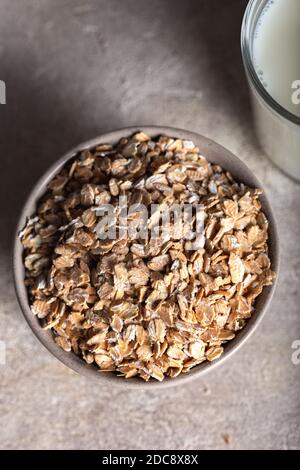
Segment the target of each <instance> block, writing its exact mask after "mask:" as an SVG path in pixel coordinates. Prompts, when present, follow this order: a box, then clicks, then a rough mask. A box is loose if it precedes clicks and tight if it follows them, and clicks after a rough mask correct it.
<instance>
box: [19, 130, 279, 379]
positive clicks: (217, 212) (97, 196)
mask: <svg viewBox="0 0 300 470" xmlns="http://www.w3.org/2000/svg"><path fill="white" fill-rule="evenodd" d="M260 194H261V191H260V190H258V189H255V188H249V187H246V186H245V185H244V184H241V183H238V182H236V181H234V179H233V178H232V177H231V175H229V174H228V172H226V170H223V169H222V168H221V167H220V166H218V165H214V164H212V163H210V162H208V161H207V160H206V159H205V157H204V156H202V155H201V153H200V150H199V148H197V147H196V146H195V145H194V143H193V142H191V141H183V140H181V139H175V138H171V137H168V136H158V137H157V138H150V137H149V136H147V135H146V134H144V133H143V132H138V133H136V134H135V135H133V136H131V137H124V138H122V139H121V140H120V141H119V142H118V143H117V144H116V145H110V144H100V145H98V146H97V147H95V148H93V149H89V150H85V151H83V152H81V153H79V154H78V155H76V156H75V157H74V158H73V159H72V161H70V162H67V163H66V164H65V166H64V167H63V168H62V170H61V171H60V172H59V174H58V175H56V176H55V177H54V178H53V179H52V181H51V182H50V183H49V184H48V189H47V191H46V192H45V194H44V196H43V197H42V198H41V200H40V201H39V203H38V207H37V210H36V213H35V214H34V215H33V216H32V217H31V218H30V219H29V220H28V221H27V223H26V226H25V227H24V229H23V230H22V231H21V232H20V239H21V241H22V244H23V247H24V266H25V273H26V278H25V282H26V286H27V289H28V294H29V299H30V305H31V310H32V313H33V314H34V315H36V316H37V317H38V318H39V319H40V323H41V327H43V328H46V329H50V330H51V332H52V334H53V337H54V340H55V342H56V344H58V345H59V346H60V347H61V348H62V349H64V350H65V351H68V352H69V353H70V354H71V353H73V354H77V355H78V356H80V357H81V358H82V359H83V360H85V361H86V362H87V363H88V364H94V365H95V367H98V368H99V371H102V372H108V371H110V372H112V371H114V372H115V373H117V374H118V375H121V376H123V377H125V378H127V379H130V378H131V377H134V376H137V377H140V378H142V379H143V380H145V381H148V380H149V379H150V378H153V379H156V380H159V381H162V380H163V379H164V378H165V377H171V378H172V377H176V376H178V375H179V374H182V373H187V372H188V371H189V370H190V369H191V368H192V367H195V366H197V365H198V364H200V363H202V362H203V361H206V360H207V361H214V360H216V359H218V358H219V357H220V356H221V355H222V354H223V351H224V346H225V344H226V343H227V342H228V341H231V340H232V339H233V338H234V337H235V334H236V332H237V331H238V330H239V329H241V328H243V327H244V326H245V324H246V323H247V321H248V319H249V318H250V317H251V316H252V314H253V312H254V310H255V301H256V298H257V297H258V296H259V295H260V294H261V292H262V290H263V289H264V287H265V286H268V285H270V284H271V283H272V281H273V279H274V277H275V274H274V273H273V271H272V270H271V263H270V260H269V257H268V221H267V219H266V216H265V214H264V213H263V212H262V209H261V203H260V199H259V197H260ZM122 198H123V199H122ZM124 198H125V199H126V203H127V205H128V206H130V213H129V215H128V220H129V222H130V229H129V230H124V221H123V219H122V210H123V209H122V203H121V202H122V201H123V200H124ZM153 205H155V208H156V209H155V210H154V211H153V210H152V207H153ZM174 205H177V206H182V205H189V207H190V208H191V210H193V209H194V208H195V207H196V206H197V207H201V208H202V209H201V210H202V216H203V227H202V228H203V231H202V233H201V234H200V228H199V227H200V225H199V221H197V218H196V217H195V215H192V217H191V218H190V219H189V220H183V223H182V224H181V226H179V225H178V220H176V211H175V212H172V216H171V217H170V218H169V219H168V220H167V221H166V220H165V219H164V218H163V217H164V214H166V212H168V210H169V209H170V208H173V206H174ZM107 206H109V207H110V210H111V212H110V214H109V217H106V219H105V218H103V211H104V210H105V208H107ZM141 207H142V208H143V210H141ZM150 208H151V210H150ZM159 227H161V228H162V230H161V231H159V230H158V229H159ZM179 229H180V236H179ZM105 234H106V235H108V236H107V237H105V236H104V235H105ZM153 234H154V235H155V236H153ZM193 234H194V236H195V235H196V237H197V234H198V235H199V237H198V238H197V240H196V241H195V240H194V239H193ZM225 347H226V346H225Z"/></svg>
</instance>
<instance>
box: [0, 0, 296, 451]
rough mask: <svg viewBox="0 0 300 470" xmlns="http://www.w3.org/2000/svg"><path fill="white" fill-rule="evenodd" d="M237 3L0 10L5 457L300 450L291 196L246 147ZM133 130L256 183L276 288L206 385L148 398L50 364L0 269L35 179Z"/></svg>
mask: <svg viewBox="0 0 300 470" xmlns="http://www.w3.org/2000/svg"><path fill="white" fill-rule="evenodd" d="M245 4H246V2H245V1H244V0H227V1H226V2H225V1H223V0H198V1H197V0H189V1H184V0H161V1H158V0H152V1H147V0H125V1H124V0H122V1H120V0H119V1H118V0H99V1H95V0H94V1H88V2H86V1H83V0H82V1H79V0H73V1H72V0H0V79H1V80H4V81H5V82H6V86H7V104H6V105H1V106H0V165H1V171H0V178H1V179H0V205H1V207H0V217H1V224H0V231H1V232H0V243H1V245H0V254H1V260H0V279H1V284H0V288H1V291H0V298H1V300H0V340H1V341H4V342H5V344H6V365H0V422H1V426H0V447H1V448H5V449H11V448H18V449H29V448H32V449H38V448H42V449H46V448H55V449H63V448H66V449H75V448H79V449H89V448H105V449H109V448H111V449H128V448H133V449H140V448H148V449H149V448H154V449H159V448H161V449H167V448H174V449H192V448H197V449H216V448H232V449H245V448H249V449H260V448H265V449H296V448H298V449H299V447H300V394H299V386H300V365H299V366H295V365H293V364H292V362H291V354H292V349H291V344H292V342H293V341H294V340H296V339H300V321H299V300H300V291H299V277H300V273H299V266H300V245H299V230H300V214H299V209H300V205H299V198H300V185H297V184H296V183H294V182H292V181H291V180H289V179H288V178H287V177H286V176H284V175H283V174H281V173H280V172H279V171H278V170H277V169H276V168H275V167H274V166H273V165H272V164H271V163H270V162H269V161H268V160H267V159H266V158H265V156H264V155H263V154H262V152H261V150H260V149H259V147H258V145H257V142H256V139H255V136H254V134H253V130H252V126H251V111H250V104H249V98H248V93H247V86H246V82H245V78H244V73H243V69H242V65H241V59H240V50H239V31H240V24H241V19H242V15H243V11H244V8H245ZM135 124H138V125H140V124H162V125H170V126H175V127H182V128H186V129H189V130H193V131H197V132H199V133H202V134H204V135H207V136H208V137H210V138H212V139H215V140H216V141H218V142H220V143H221V144H223V145H224V146H226V147H228V148H229V149H230V150H231V151H233V152H234V153H235V154H236V155H238V156H239V157H240V158H241V159H242V160H244V161H245V162H246V163H247V164H248V166H249V167H250V168H251V169H252V170H253V171H254V172H255V173H256V175H257V176H258V177H259V178H260V179H261V181H262V183H263V184H264V187H265V189H266V192H267V193H268V195H269V197H270V198H271V200H272V202H273V207H274V210H275V214H276V215H277V219H278V223H279V233H280V238H281V275H280V279H279V285H278V289H277V292H276V294H275V298H274V300H273V303H272V305H271V308H270V309H269V312H268V314H267V315H266V317H265V320H264V321H263V323H262V324H261V326H260V327H259V329H258V331H257V332H255V334H254V335H253V337H252V338H251V339H250V340H249V341H248V342H247V344H246V345H244V347H243V348H242V349H241V350H240V351H239V352H238V353H237V354H236V355H235V356H234V357H233V358H232V360H229V361H228V362H227V363H225V364H224V365H223V366H221V367H220V368H219V369H217V370H214V371H213V372H212V373H211V374H209V375H207V376H206V377H205V379H201V380H196V381H194V382H192V383H190V384H188V385H185V386H181V387H180V386H179V387H175V388H172V389H167V390H162V391H159V390H155V391H150V392H147V391H142V392H141V391H126V392H123V391H122V390H120V389H114V388H110V389H108V388H105V387H103V386H102V385H100V384H99V385H97V384H95V383H90V382H89V381H88V380H86V379H85V378H83V377H79V376H77V375H76V374H75V373H73V372H72V371H70V370H68V369H67V368H66V367H65V366H64V365H62V364H60V363H59V362H58V361H57V360H56V359H55V358H53V357H51V356H50V355H49V353H48V352H47V351H46V350H45V349H44V348H43V347H42V346H41V345H40V344H39V343H38V341H37V340H36V339H35V337H34V336H33V334H32V333H31V331H30V330H29V328H28V327H27V325H26V324H25V322H24V320H23V318H22V316H21V313H20V310H19V307H18V304H17V301H16V298H15V294H14V289H13V284H12V275H11V262H10V256H11V254H10V253H11V250H10V249H11V243H12V237H13V230H14V226H15V223H16V219H17V215H18V212H19V210H20V208H21V206H22V203H23V202H24V198H25V197H26V194H27V193H28V191H29V190H30V188H31V186H32V184H33V183H34V182H35V181H36V179H37V178H38V177H39V176H40V175H41V174H42V172H43V171H44V170H45V169H46V168H47V167H48V166H49V165H50V164H51V163H52V162H54V161H55V160H56V159H57V158H58V157H59V156H60V155H61V154H62V153H63V152H65V151H66V150H68V149H69V148H70V147H72V146H74V145H75V144H77V143H79V142H81V141H83V140H85V139H89V138H91V137H94V136H96V135H98V134H100V133H101V132H103V131H108V130H111V129H115V128H119V127H122V126H128V125H135ZM224 435H225V437H224ZM226 435H228V436H229V441H230V442H229V443H226V441H227V440H228V439H227V438H226ZM228 436H227V437H228Z"/></svg>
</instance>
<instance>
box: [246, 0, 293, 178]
mask: <svg viewBox="0 0 300 470" xmlns="http://www.w3.org/2000/svg"><path fill="white" fill-rule="evenodd" d="M241 43H242V55H243V61H244V65H245V69H246V74H247V78H248V82H249V85H250V89H251V95H252V103H253V112H254V119H255V127H256V130H257V134H258V137H259V140H260V142H261V145H262V147H263V149H264V150H265V152H266V154H267V155H268V156H269V158H270V159H272V160H273V161H274V163H275V164H276V165H277V166H278V167H280V168H281V169H282V170H283V171H284V172H285V173H287V174H288V175H290V176H291V177H293V178H295V179H296V180H298V181H300V0H250V2H249V4H248V7H247V9H246V12H245V16H244V20H243V26H242V34H241Z"/></svg>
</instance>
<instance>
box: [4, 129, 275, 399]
mask: <svg viewBox="0 0 300 470" xmlns="http://www.w3.org/2000/svg"><path fill="white" fill-rule="evenodd" d="M138 131H143V132H145V133H146V134H148V135H150V137H155V136H157V135H161V134H165V135H169V136H171V137H177V138H181V139H186V140H193V141H194V142H195V143H196V145H197V144H198V145H199V142H201V145H202V146H205V147H206V151H204V152H203V155H204V156H205V157H207V159H208V161H210V157H209V156H207V155H206V153H207V151H212V152H213V153H215V154H216V156H217V155H219V156H220V159H221V160H222V159H223V160H225V165H224V167H225V168H226V164H227V163H229V164H230V165H231V166H232V167H233V168H234V169H235V171H237V172H240V173H244V175H245V180H247V179H249V180H251V184H250V186H255V187H257V188H261V189H263V186H262V184H261V183H260V181H259V180H258V179H257V177H256V176H255V175H254V173H253V172H252V170H250V169H249V168H248V167H247V165H246V164H245V163H244V162H243V161H242V160H240V159H239V158H238V157H236V156H235V155H234V154H233V153H232V152H231V151H229V150H227V149H226V148H224V147H223V146H222V145H220V144H218V143H217V142H215V141H213V140H211V139H209V138H207V137H205V136H203V135H201V134H198V133H196V132H191V131H187V130H183V129H178V128H175V127H168V126H156V125H140V126H130V127H125V128H120V129H116V130H113V131H110V132H105V133H103V134H100V135H99V136H97V137H95V138H93V139H90V140H87V141H85V142H83V143H80V144H79V145H77V146H75V147H74V148H72V149H71V150H69V151H68V152H66V153H65V154H64V155H63V156H62V157H60V158H59V159H58V160H56V161H55V162H54V163H53V164H52V165H51V166H50V167H49V168H48V170H46V171H45V172H44V173H43V174H42V176H41V177H40V178H39V179H38V181H37V182H36V184H35V185H34V186H33V188H32V190H31V191H30V193H29V195H28V197H27V198H26V201H25V203H24V205H23V208H22V210H21V213H20V215H19V217H18V222H17V227H16V232H15V236H14V246H13V280H14V286H15V291H16V296H17V299H18V302H19V305H20V308H21V311H22V314H23V316H24V318H25V320H26V322H27V324H28V325H29V327H30V329H31V330H32V332H33V333H34V335H35V336H36V337H37V338H38V339H39V341H40V342H41V343H42V344H43V346H44V347H45V348H46V349H47V350H48V351H49V352H50V353H51V354H52V355H53V356H54V357H56V358H57V359H58V360H59V361H60V362H62V363H63V364H64V365H66V366H67V367H69V368H70V369H72V370H74V371H75V372H77V373H79V374H81V375H84V376H85V377H91V378H93V379H94V380H97V381H98V383H102V384H103V385H108V384H112V385H114V386H117V387H121V388H127V389H136V388H139V389H145V390H146V389H150V388H151V389H153V388H162V387H164V388H166V387H172V386H177V385H183V384H186V383H187V382H190V381H192V380H194V379H196V378H200V377H203V375H204V374H206V373H208V372H209V371H211V370H213V369H215V368H216V367H217V366H219V365H220V364H223V363H224V362H225V361H226V360H227V359H229V358H230V357H231V356H232V355H233V354H234V353H235V352H236V351H237V350H239V349H240V347H241V346H242V345H243V344H244V343H245V341H246V340H247V339H248V338H249V337H250V336H251V335H252V334H253V332H254V331H255V330H256V328H257V327H258V325H259V324H260V322H261V321H262V319H263V317H264V315H265V313H266V311H267V309H268V307H269V305H270V302H271V300H272V297H273V295H274V292H275V289H276V285H277V280H278V274H279V240H278V232H277V224H276V220H275V216H274V213H273V210H272V208H271V205H270V203H269V200H268V197H267V196H266V193H265V191H263V195H262V196H261V198H260V200H261V202H262V206H263V210H264V212H266V214H267V218H268V220H269V247H270V241H271V245H272V250H271V253H269V255H270V259H271V266H272V269H273V270H274V271H275V272H276V274H277V275H276V278H275V280H274V282H273V284H272V285H271V286H268V287H265V288H264V290H263V293H264V298H263V299H262V301H261V305H260V306H259V307H258V308H257V309H256V310H255V312H254V314H253V315H252V316H251V318H250V319H249V320H248V322H247V323H246V325H245V327H244V328H243V329H242V330H239V332H238V333H237V335H236V337H235V338H234V339H233V340H231V341H229V342H228V343H227V344H226V346H225V350H224V353H223V354H222V356H221V357H220V358H219V359H217V360H216V361H213V362H208V361H205V362H203V363H202V364H199V365H198V366H195V367H194V368H192V369H191V370H190V371H189V372H188V373H187V374H180V375H179V376H177V377H175V378H165V379H164V380H163V381H162V382H158V381H156V380H154V379H153V380H152V379H150V380H149V382H144V381H142V380H141V379H140V378H135V377H134V378H131V379H130V380H125V379H124V378H121V377H119V376H117V374H115V373H112V372H106V373H105V372H102V373H101V372H99V371H97V369H96V367H95V366H90V365H88V364H86V363H85V362H84V360H83V359H81V358H79V357H78V356H76V354H75V353H73V352H65V351H63V350H62V349H61V348H60V347H59V346H58V345H57V344H56V343H55V342H54V340H53V338H52V335H51V332H50V331H49V330H48V332H45V330H43V328H42V327H41V326H40V324H39V320H38V319H37V317H36V316H35V315H33V313H32V311H31V309H30V306H29V302H28V296H27V290H26V287H25V284H24V265H23V259H22V254H23V248H22V245H21V242H20V239H19V235H18V234H19V232H20V231H21V230H22V229H23V227H24V225H25V221H26V219H27V217H28V216H30V215H32V212H33V209H34V208H35V206H36V201H37V200H38V199H39V198H40V197H41V195H42V194H43V193H44V191H45V187H46V185H47V183H48V182H49V181H50V180H51V179H52V178H53V176H54V175H55V174H56V173H57V172H58V171H59V170H60V169H61V167H62V166H63V165H64V164H65V163H66V162H67V161H68V160H70V159H71V158H73V157H74V156H75V155H76V154H77V153H78V152H80V151H82V150H85V149H89V148H92V147H94V146H95V145H97V144H99V143H104V142H105V143H113V144H114V143H115V142H117V141H118V140H119V139H120V138H121V137H124V136H130V135H132V134H133V133H135V132H138ZM200 152H201V153H202V150H201V147H200ZM217 163H220V162H217ZM226 169H228V171H229V172H230V173H232V174H233V177H234V173H235V171H232V168H226ZM237 180H240V181H242V180H241V179H239V178H237ZM246 184H249V183H247V182H246ZM263 293H262V294H263ZM262 294H261V295H262Z"/></svg>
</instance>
